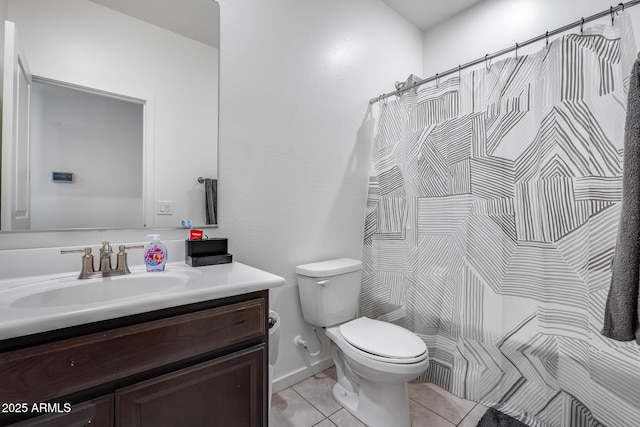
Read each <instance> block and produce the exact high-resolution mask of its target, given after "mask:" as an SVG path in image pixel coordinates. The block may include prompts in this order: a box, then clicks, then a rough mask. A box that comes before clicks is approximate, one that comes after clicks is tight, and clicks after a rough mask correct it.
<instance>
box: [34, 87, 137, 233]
mask: <svg viewBox="0 0 640 427" xmlns="http://www.w3.org/2000/svg"><path fill="white" fill-rule="evenodd" d="M142 131H143V105H142V104H141V103H140V102H133V101H131V100H125V99H118V98H114V97H109V96H105V95H102V94H96V93H91V92H86V91H81V90H77V89H74V88H69V87H65V86H60V85H54V84H49V83H46V82H38V81H34V82H33V84H32V87H31V153H32V155H31V186H32V189H33V190H32V191H31V229H32V230H42V229H45V230H46V229H58V228H87V227H91V226H92V225H94V224H99V226H100V227H105V228H106V227H130V226H132V225H135V226H138V227H142V226H143V225H144V224H143V223H142V218H143V212H142V206H143V201H142V167H141V165H142V161H143V157H142V156H143V152H142V151H143V150H142V148H143V140H142ZM53 173H65V174H69V175H68V176H66V175H65V176H63V177H59V178H58V177H56V178H54V177H53V176H52V174H53Z"/></svg>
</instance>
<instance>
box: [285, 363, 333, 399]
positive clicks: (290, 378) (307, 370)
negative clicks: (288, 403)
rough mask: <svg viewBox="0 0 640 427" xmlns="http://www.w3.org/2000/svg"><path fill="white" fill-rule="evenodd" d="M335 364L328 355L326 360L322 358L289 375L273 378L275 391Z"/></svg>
mask: <svg viewBox="0 0 640 427" xmlns="http://www.w3.org/2000/svg"><path fill="white" fill-rule="evenodd" d="M332 366H333V359H332V358H331V357H328V358H326V359H324V360H320V361H319V362H316V363H314V364H313V365H311V366H305V367H304V368H301V369H298V370H297V371H294V372H291V373H289V374H287V375H284V376H282V377H280V378H277V379H274V380H273V393H277V392H279V391H281V390H284V389H285V388H289V387H291V386H292V385H294V384H297V383H299V382H300V381H302V380H304V379H306V378H309V377H310V376H312V375H315V374H317V373H320V372H322V371H324V370H325V369H327V368H330V367H332Z"/></svg>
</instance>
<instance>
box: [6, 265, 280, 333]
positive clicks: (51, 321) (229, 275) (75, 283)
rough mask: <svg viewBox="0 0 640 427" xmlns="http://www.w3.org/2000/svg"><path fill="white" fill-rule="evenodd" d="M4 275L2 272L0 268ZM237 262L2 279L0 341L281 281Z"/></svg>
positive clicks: (257, 287)
mask: <svg viewBox="0 0 640 427" xmlns="http://www.w3.org/2000/svg"><path fill="white" fill-rule="evenodd" d="M0 274H1V272H0ZM284 283H285V281H284V279H283V278H282V277H279V276H275V275H273V274H270V273H267V272H265V271H261V270H258V269H256V268H253V267H249V266H248V265H244V264H241V263H239V262H236V261H234V262H232V263H229V264H220V265H210V266H206V267H198V268H193V267H189V266H186V265H185V264H184V263H183V262H170V263H167V269H166V270H165V271H163V272H158V273H148V272H146V271H145V270H144V266H136V267H135V268H132V269H131V274H127V275H125V276H114V277H107V278H94V279H86V280H79V279H78V273H77V272H68V273H61V274H49V275H38V276H24V277H21V278H8V279H0V341H2V340H5V339H9V338H15V337H20V336H25V335H30V334H36V333H40V332H46V331H52V330H56V329H61V328H68V327H73V326H77V325H82V324H86V323H92V322H99V321H103V320H108V319H115V318H120V317H125V316H131V315H137V314H140V313H146V312H150V311H155V310H162V309H166V308H171V307H177V306H183V305H188V304H195V303H200V302H202V301H209V300H213V299H219V298H226V297H230V296H234V295H241V294H246V293H250V292H255V291H260V290H265V289H271V288H275V287H278V286H283V285H284Z"/></svg>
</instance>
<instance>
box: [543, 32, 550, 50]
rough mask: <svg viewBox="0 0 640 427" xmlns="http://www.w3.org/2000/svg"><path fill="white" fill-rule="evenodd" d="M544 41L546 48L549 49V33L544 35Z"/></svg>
mask: <svg viewBox="0 0 640 427" xmlns="http://www.w3.org/2000/svg"><path fill="white" fill-rule="evenodd" d="M544 39H545V47H546V48H547V49H549V31H547V32H546V34H545V35H544Z"/></svg>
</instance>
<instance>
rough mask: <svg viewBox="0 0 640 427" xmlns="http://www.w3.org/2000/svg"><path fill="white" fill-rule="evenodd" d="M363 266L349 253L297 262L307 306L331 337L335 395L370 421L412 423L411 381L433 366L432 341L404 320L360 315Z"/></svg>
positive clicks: (403, 426) (406, 426)
mask: <svg viewBox="0 0 640 427" xmlns="http://www.w3.org/2000/svg"><path fill="white" fill-rule="evenodd" d="M360 268H361V263H360V261H357V260H352V259H346V258H343V259H338V260H331V261H324V262H319V263H313V264H305V265H301V266H298V267H297V268H296V272H297V273H298V284H299V287H300V301H301V304H302V312H303V315H304V317H305V320H306V321H307V322H309V323H311V324H312V325H315V326H320V327H324V328H325V332H326V334H327V337H328V338H329V339H330V340H331V356H332V358H333V360H334V363H335V365H336V372H337V379H338V382H337V384H336V385H335V386H334V389H333V394H334V397H335V398H336V400H337V401H338V402H339V403H340V404H341V405H342V406H343V407H344V408H345V409H347V410H348V411H349V412H351V413H352V414H353V415H355V416H356V417H357V418H359V419H360V420H361V421H363V422H364V423H366V424H367V425H368V426H370V427H388V426H394V427H410V426H411V417H410V411H409V394H408V390H407V383H408V382H409V381H411V380H412V379H414V378H416V377H418V376H419V375H420V374H421V373H422V372H424V371H425V370H426V369H427V368H428V366H429V357H428V356H429V354H428V351H427V347H426V345H425V344H424V342H423V341H422V340H421V339H420V338H419V337H418V336H417V335H415V334H414V333H412V332H411V331H409V330H407V329H405V328H402V327H401V326H398V325H395V324H392V323H388V322H383V321H380V320H375V319H369V318H367V317H359V318H356V313H357V304H358V297H359V292H360Z"/></svg>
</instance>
